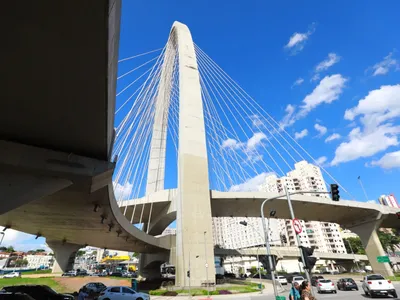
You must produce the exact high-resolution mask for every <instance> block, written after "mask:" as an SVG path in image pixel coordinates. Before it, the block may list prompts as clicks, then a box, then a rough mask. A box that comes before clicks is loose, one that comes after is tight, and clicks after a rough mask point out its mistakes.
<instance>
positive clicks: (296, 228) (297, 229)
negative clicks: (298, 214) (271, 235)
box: [292, 219, 303, 234]
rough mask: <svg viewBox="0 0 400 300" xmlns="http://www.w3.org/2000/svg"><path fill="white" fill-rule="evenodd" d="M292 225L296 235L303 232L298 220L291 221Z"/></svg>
mask: <svg viewBox="0 0 400 300" xmlns="http://www.w3.org/2000/svg"><path fill="white" fill-rule="evenodd" d="M292 223H293V228H294V231H295V232H296V233H297V234H300V233H301V232H302V231H303V227H302V226H301V222H300V220H298V219H293V220H292Z"/></svg>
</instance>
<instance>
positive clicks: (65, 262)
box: [47, 241, 82, 273]
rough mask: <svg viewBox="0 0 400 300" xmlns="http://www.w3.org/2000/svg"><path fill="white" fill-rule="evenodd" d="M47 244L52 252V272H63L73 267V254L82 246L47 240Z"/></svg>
mask: <svg viewBox="0 0 400 300" xmlns="http://www.w3.org/2000/svg"><path fill="white" fill-rule="evenodd" d="M47 245H49V247H50V248H51V250H53V253H54V260H55V261H54V265H53V270H52V272H53V273H64V272H67V271H69V270H72V269H73V267H74V260H75V254H76V252H77V251H78V250H79V249H80V248H82V245H77V244H71V243H63V242H62V241H47Z"/></svg>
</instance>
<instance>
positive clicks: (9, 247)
mask: <svg viewBox="0 0 400 300" xmlns="http://www.w3.org/2000/svg"><path fill="white" fill-rule="evenodd" d="M6 252H8V253H12V252H15V249H14V247H13V246H8V247H7V249H6Z"/></svg>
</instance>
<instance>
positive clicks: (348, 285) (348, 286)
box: [336, 278, 358, 291]
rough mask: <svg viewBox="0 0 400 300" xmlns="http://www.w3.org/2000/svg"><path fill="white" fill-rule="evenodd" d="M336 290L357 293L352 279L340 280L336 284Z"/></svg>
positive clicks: (356, 287)
mask: <svg viewBox="0 0 400 300" xmlns="http://www.w3.org/2000/svg"><path fill="white" fill-rule="evenodd" d="M336 285H337V288H338V290H344V291H350V290H353V289H354V290H356V291H358V286H357V283H356V282H355V281H354V279H353V278H340V279H339V280H338V281H337V283H336Z"/></svg>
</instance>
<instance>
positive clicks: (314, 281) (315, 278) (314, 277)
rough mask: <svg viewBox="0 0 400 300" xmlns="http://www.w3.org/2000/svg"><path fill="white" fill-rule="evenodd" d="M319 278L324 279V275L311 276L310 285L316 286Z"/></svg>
mask: <svg viewBox="0 0 400 300" xmlns="http://www.w3.org/2000/svg"><path fill="white" fill-rule="evenodd" d="M320 279H324V276H321V275H319V276H313V277H311V285H312V286H317V283H318V280H320Z"/></svg>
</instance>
